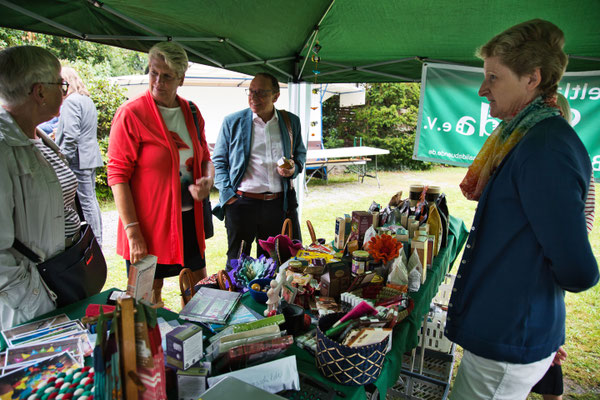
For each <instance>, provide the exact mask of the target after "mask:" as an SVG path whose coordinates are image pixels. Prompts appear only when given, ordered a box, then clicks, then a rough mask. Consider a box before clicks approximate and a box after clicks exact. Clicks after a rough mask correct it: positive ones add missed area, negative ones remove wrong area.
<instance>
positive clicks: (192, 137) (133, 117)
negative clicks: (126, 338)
mask: <svg viewBox="0 0 600 400" xmlns="http://www.w3.org/2000/svg"><path fill="white" fill-rule="evenodd" d="M148 68H149V86H150V87H149V89H148V91H146V92H145V93H143V94H142V95H141V96H139V97H137V98H134V99H132V100H129V101H128V102H126V103H125V104H123V105H122V106H121V107H120V108H119V110H118V111H117V112H116V114H115V117H114V119H113V123H112V128H111V132H110V139H109V146H108V184H109V185H110V186H111V188H112V191H113V194H114V198H115V203H116V206H117V211H118V213H119V228H118V232H117V253H118V254H120V255H121V256H123V258H124V259H125V262H126V265H127V270H128V271H129V265H130V264H131V263H135V262H137V261H139V260H141V259H142V258H143V257H145V256H146V255H147V254H153V255H155V256H157V257H158V265H157V267H156V273H155V275H154V287H153V301H154V302H160V301H161V290H162V286H163V279H164V278H166V277H169V276H176V275H179V273H180V272H181V269H182V268H184V267H186V268H189V269H191V270H192V271H193V274H194V279H195V280H196V281H198V280H200V279H202V278H204V277H205V276H206V268H205V267H206V262H205V259H204V250H205V243H204V239H205V238H204V221H203V209H202V200H203V199H204V198H206V197H207V196H208V195H209V194H210V189H211V187H212V185H213V181H214V178H213V177H214V168H213V166H212V163H211V161H210V153H209V150H208V145H207V143H206V138H205V136H204V120H203V119H202V116H201V115H200V112H199V111H198V110H197V108H196V107H195V105H194V106H193V107H194V112H193V111H192V108H191V104H192V103H189V102H188V101H186V100H185V99H183V98H181V97H179V96H178V95H177V89H178V88H179V87H180V86H181V85H183V79H184V75H185V71H186V70H187V68H188V58H187V55H186V53H185V50H184V49H183V48H182V47H181V46H180V45H178V44H177V43H174V42H161V43H158V44H156V45H155V46H153V47H152V48H151V49H150V51H149V54H148Z"/></svg>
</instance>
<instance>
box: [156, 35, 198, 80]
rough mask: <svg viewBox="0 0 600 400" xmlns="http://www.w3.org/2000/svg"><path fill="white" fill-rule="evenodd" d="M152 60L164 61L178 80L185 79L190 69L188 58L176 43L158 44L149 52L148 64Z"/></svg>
mask: <svg viewBox="0 0 600 400" xmlns="http://www.w3.org/2000/svg"><path fill="white" fill-rule="evenodd" d="M152 58H160V59H162V60H163V61H164V62H165V63H167V65H168V66H169V68H171V69H172V70H173V71H175V73H176V74H177V77H178V78H183V77H184V76H185V71H187V69H188V56H187V54H186V52H185V50H184V49H183V47H181V45H179V44H177V43H175V42H159V43H156V44H155V45H154V46H152V48H150V51H148V63H150V60H151V59H152Z"/></svg>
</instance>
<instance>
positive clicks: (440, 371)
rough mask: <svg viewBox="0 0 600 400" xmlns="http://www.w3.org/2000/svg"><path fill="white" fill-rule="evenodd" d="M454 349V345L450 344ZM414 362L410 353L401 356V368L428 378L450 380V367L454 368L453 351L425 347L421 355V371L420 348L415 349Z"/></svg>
mask: <svg viewBox="0 0 600 400" xmlns="http://www.w3.org/2000/svg"><path fill="white" fill-rule="evenodd" d="M452 350H454V346H452ZM414 354H415V356H414V358H415V359H414V362H413V359H412V353H406V354H404V355H403V356H402V370H403V371H404V370H406V371H411V372H413V373H420V374H422V375H424V376H427V377H429V378H433V379H437V380H439V381H442V382H450V378H451V377H452V369H453V368H454V351H453V352H452V354H448V353H441V352H439V351H434V350H430V349H425V354H424V357H423V371H422V372H420V371H421V348H420V347H417V348H416V349H415V353H414Z"/></svg>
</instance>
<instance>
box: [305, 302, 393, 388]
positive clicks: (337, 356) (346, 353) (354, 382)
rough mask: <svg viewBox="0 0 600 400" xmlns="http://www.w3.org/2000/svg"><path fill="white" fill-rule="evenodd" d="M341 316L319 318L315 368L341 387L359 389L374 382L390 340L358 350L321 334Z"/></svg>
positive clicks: (331, 315)
mask: <svg viewBox="0 0 600 400" xmlns="http://www.w3.org/2000/svg"><path fill="white" fill-rule="evenodd" d="M343 315H344V313H335V314H328V315H325V316H324V317H321V318H320V319H319V325H318V327H317V353H316V357H315V359H316V363H317V368H318V369H319V371H320V372H321V373H322V374H323V375H324V376H325V377H326V378H328V379H331V380H332V381H334V382H337V383H341V384H342V385H349V386H362V385H366V384H368V383H372V382H375V380H377V378H378V377H379V374H380V373H381V368H382V367H383V362H384V360H385V349H386V347H387V344H388V340H389V339H388V338H386V339H385V340H383V341H382V342H381V343H377V344H372V345H368V346H361V347H349V346H345V345H342V344H340V343H338V342H335V341H333V340H331V339H329V338H328V337H327V336H325V334H324V333H323V332H326V331H327V330H328V329H329V328H331V326H332V325H333V324H334V323H335V322H336V321H337V320H339V319H340V318H342V316H343Z"/></svg>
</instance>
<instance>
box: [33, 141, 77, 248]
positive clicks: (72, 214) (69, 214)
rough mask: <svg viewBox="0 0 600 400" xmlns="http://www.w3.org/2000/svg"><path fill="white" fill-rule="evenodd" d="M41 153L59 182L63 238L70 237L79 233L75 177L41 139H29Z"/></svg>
mask: <svg viewBox="0 0 600 400" xmlns="http://www.w3.org/2000/svg"><path fill="white" fill-rule="evenodd" d="M29 140H30V141H31V142H32V143H33V144H34V145H35V147H37V148H38V150H39V151H40V152H41V153H42V155H43V156H44V158H45V159H46V161H48V162H49V163H50V165H51V166H52V168H54V172H55V173H56V176H57V178H58V181H59V182H60V187H61V188H62V192H63V202H64V204H65V237H66V238H68V237H71V236H73V235H75V234H76V233H77V232H79V225H80V224H81V221H80V220H79V215H78V214H77V211H76V209H75V193H76V192H77V177H76V176H75V174H74V173H73V171H71V169H69V167H68V166H67V164H65V162H64V161H63V160H61V159H60V158H59V157H58V154H56V153H55V152H54V150H52V149H51V148H50V147H48V146H46V145H45V144H44V142H42V139H29Z"/></svg>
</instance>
